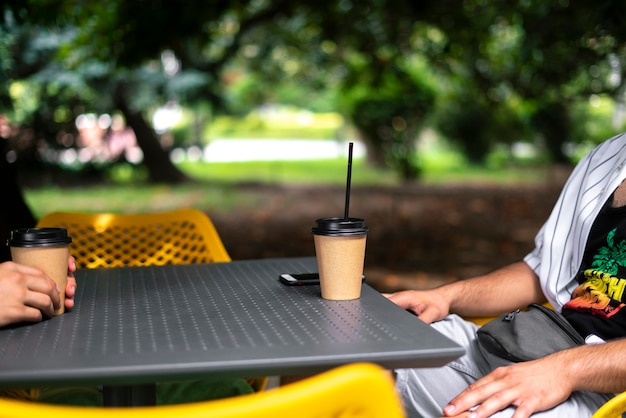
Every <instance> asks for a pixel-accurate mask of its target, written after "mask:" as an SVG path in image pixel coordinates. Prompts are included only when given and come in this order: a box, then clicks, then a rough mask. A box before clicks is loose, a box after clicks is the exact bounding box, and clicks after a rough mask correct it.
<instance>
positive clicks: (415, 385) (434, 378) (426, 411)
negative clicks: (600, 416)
mask: <svg viewBox="0 0 626 418" xmlns="http://www.w3.org/2000/svg"><path fill="white" fill-rule="evenodd" d="M432 327H433V328H435V329H436V330H437V331H439V332H441V333H442V334H444V335H446V336H447V337H448V338H450V339H452V340H454V341H456V342H457V343H458V344H460V345H461V346H463V348H465V352H466V354H465V355H464V356H463V357H461V358H459V359H457V360H455V361H453V362H451V363H449V364H447V365H446V366H444V367H439V368H423V369H398V370H396V388H397V390H398V392H399V394H400V396H401V397H402V402H403V403H404V406H405V408H406V413H407V415H408V416H409V417H423V418H431V417H438V416H441V415H442V409H443V407H444V406H446V405H447V404H448V402H449V401H450V400H451V399H452V398H454V397H455V396H456V395H458V394H459V393H460V392H462V391H463V390H464V389H465V388H467V386H468V385H470V384H471V383H473V382H475V381H476V380H478V379H480V378H481V377H483V376H485V375H487V374H488V373H490V372H491V371H492V370H494V369H495V368H496V367H499V366H504V365H508V364H511V363H510V362H509V361H508V360H505V359H502V358H500V357H497V356H494V355H492V354H490V353H487V352H485V351H484V350H482V348H481V347H480V345H479V344H478V341H477V340H476V330H477V329H478V327H477V326H476V325H475V324H473V323H471V322H468V321H465V320H463V319H462V318H460V317H459V316H457V315H449V316H448V317H447V318H446V319H444V320H443V321H439V322H436V323H433V324H432ZM611 397H613V395H608V394H600V393H592V392H575V393H573V394H572V396H570V398H569V399H568V400H567V401H566V402H564V403H562V404H560V405H558V406H556V407H555V408H553V409H551V410H548V411H544V412H540V413H536V414H533V417H542V418H546V417H554V418H562V417H568V418H575V417H581V418H589V417H590V416H591V415H593V413H594V412H595V411H596V410H597V409H598V408H599V407H600V406H601V405H602V404H604V403H605V402H606V401H607V400H609V399H610V398H611ZM514 411H515V408H514V407H509V408H507V409H504V410H502V411H500V412H498V413H497V414H495V415H493V417H498V418H505V417H511V416H512V415H513V413H514Z"/></svg>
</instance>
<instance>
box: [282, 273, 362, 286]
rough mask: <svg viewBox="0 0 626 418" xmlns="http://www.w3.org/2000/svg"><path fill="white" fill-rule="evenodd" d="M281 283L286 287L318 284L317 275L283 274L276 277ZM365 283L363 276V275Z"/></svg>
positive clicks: (318, 278)
mask: <svg viewBox="0 0 626 418" xmlns="http://www.w3.org/2000/svg"><path fill="white" fill-rule="evenodd" d="M278 277H279V279H280V281H281V283H283V284H286V285H287V286H308V285H316V284H320V275H319V273H283V274H281V275H280V276H278ZM363 281H365V275H363Z"/></svg>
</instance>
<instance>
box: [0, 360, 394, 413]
mask: <svg viewBox="0 0 626 418" xmlns="http://www.w3.org/2000/svg"><path fill="white" fill-rule="evenodd" d="M0 415H1V416H2V417H5V418H30V417H63V418H105V417H107V418H108V417H111V416H115V417H116V418H174V417H178V418H200V417H206V418H209V417H210V418H244V417H245V418H248V417H255V418H275V417H298V418H322V417H342V418H350V417H355V418H356V417H362V418H364V417H368V418H399V417H404V416H405V415H404V413H403V411H402V405H401V403H400V400H399V398H398V397H397V395H396V393H395V389H394V386H393V381H392V379H391V377H390V376H389V374H388V373H387V372H386V371H385V370H383V369H382V368H380V367H378V366H375V365H372V364H367V363H357V364H351V365H347V366H342V367H338V368H336V369H334V370H330V371H328V372H325V373H322V374H319V375H317V376H313V377H310V378H308V379H305V380H302V381H300V382H297V383H293V384H290V385H287V386H283V387H280V388H278V389H274V390H269V391H265V392H260V393H255V394H251V395H242V396H238V397H234V398H228V399H222V400H216V401H207V402H197V403H190V404H180V405H169V406H154V407H138V408H89V407H71V406H55V405H46V404H40V403H36V402H27V401H19V400H13V399H0Z"/></svg>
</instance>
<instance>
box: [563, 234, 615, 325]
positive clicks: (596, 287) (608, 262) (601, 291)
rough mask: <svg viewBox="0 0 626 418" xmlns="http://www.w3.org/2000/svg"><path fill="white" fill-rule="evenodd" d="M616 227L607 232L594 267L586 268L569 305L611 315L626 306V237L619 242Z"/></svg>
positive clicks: (573, 307)
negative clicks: (625, 299) (625, 302)
mask: <svg viewBox="0 0 626 418" xmlns="http://www.w3.org/2000/svg"><path fill="white" fill-rule="evenodd" d="M616 230H617V228H614V229H613V230H611V231H610V232H609V233H608V234H607V237H606V246H601V247H599V248H598V250H597V252H596V254H594V257H593V262H592V263H591V268H589V269H586V270H584V271H583V272H582V275H583V278H584V280H583V282H582V283H581V284H580V285H579V286H578V287H577V288H576V289H575V290H574V292H573V293H572V299H571V300H570V301H569V302H568V303H566V304H565V306H564V308H565V309H571V310H573V311H578V312H588V313H591V314H593V315H596V316H600V317H604V318H610V317H612V316H613V315H615V314H616V313H618V312H619V311H620V310H621V309H622V308H623V307H624V303H622V301H623V297H624V289H625V287H626V278H625V277H620V276H623V272H624V270H621V269H620V268H623V267H626V240H622V241H620V242H619V243H616V242H615V241H614V240H615V233H616ZM620 272H621V273H622V274H620Z"/></svg>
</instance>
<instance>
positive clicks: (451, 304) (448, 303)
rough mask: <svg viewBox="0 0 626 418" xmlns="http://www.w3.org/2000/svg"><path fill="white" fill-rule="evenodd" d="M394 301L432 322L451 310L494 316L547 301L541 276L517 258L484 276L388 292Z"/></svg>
mask: <svg viewBox="0 0 626 418" xmlns="http://www.w3.org/2000/svg"><path fill="white" fill-rule="evenodd" d="M385 296H387V297H388V298H389V299H390V300H391V301H392V302H394V303H396V304H397V305H399V306H400V307H402V308H404V309H410V310H412V311H413V312H415V313H416V314H417V315H418V316H419V318H420V319H422V320H423V321H424V322H426V323H431V322H433V321H437V320H440V319H443V318H444V317H445V316H446V315H448V314H449V313H456V314H459V315H461V316H490V315H496V314H500V313H503V312H506V311H510V310H513V309H516V308H519V307H524V306H526V305H528V304H529V303H533V302H534V303H542V302H545V297H544V295H543V293H542V292H541V287H540V285H539V278H538V277H537V275H536V274H535V273H534V272H533V271H532V269H531V268H530V267H528V265H527V264H526V263H524V262H521V261H520V262H516V263H513V264H510V265H508V266H506V267H503V268H500V269H498V270H495V271H493V272H491V273H488V274H485V275H483V276H477V277H474V278H471V279H466V280H459V281H456V282H454V283H450V284H447V285H444V286H441V287H438V288H435V289H431V290H425V291H419V290H405V291H400V292H397V293H392V294H387V295H385Z"/></svg>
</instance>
